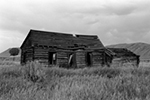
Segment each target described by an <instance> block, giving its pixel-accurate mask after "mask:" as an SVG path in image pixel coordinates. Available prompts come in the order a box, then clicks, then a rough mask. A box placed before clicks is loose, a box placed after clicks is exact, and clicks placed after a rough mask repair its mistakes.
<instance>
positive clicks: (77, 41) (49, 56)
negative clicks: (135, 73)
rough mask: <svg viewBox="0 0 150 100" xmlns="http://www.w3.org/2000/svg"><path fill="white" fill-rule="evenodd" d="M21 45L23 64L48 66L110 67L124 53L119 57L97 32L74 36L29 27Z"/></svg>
mask: <svg viewBox="0 0 150 100" xmlns="http://www.w3.org/2000/svg"><path fill="white" fill-rule="evenodd" d="M20 48H21V64H22V65H23V64H26V63H27V62H30V61H37V62H39V63H42V64H44V65H46V66H49V67H50V66H59V67H65V68H84V67H94V66H105V65H107V66H110V65H111V64H112V62H113V61H114V59H117V58H119V57H120V56H122V55H120V54H118V55H119V56H116V53H118V52H116V51H115V50H112V49H111V48H110V49H108V48H105V47H104V45H103V44H102V42H101V41H100V39H99V38H98V36H97V35H79V34H78V35H73V34H68V33H61V32H48V31H41V30H30V31H29V33H28V35H27V37H26V38H25V40H24V42H23V43H22V45H21V47H20ZM121 52H122V51H121ZM134 56H136V55H134ZM123 57H124V56H123ZM137 58H138V57H137ZM135 60H137V61H138V59H135Z"/></svg>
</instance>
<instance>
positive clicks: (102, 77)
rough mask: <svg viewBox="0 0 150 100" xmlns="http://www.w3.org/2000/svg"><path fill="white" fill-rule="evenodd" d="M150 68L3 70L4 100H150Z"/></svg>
mask: <svg viewBox="0 0 150 100" xmlns="http://www.w3.org/2000/svg"><path fill="white" fill-rule="evenodd" d="M149 83H150V68H146V69H145V68H107V67H104V68H101V67H96V68H84V69H76V70H75V69H69V70H68V69H63V68H58V67H52V68H47V67H44V66H42V65H40V64H38V63H35V62H31V63H29V64H27V65H26V66H11V67H6V68H5V66H4V67H2V68H1V69H0V99H1V100H150V84H149Z"/></svg>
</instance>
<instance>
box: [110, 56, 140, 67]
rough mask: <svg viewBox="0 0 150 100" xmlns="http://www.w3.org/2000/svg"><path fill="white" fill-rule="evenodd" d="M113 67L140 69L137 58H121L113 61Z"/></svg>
mask: <svg viewBox="0 0 150 100" xmlns="http://www.w3.org/2000/svg"><path fill="white" fill-rule="evenodd" d="M111 65H112V66H113V67H138V59H137V57H132V56H131V57H120V58H114V59H113V60H112V64H111Z"/></svg>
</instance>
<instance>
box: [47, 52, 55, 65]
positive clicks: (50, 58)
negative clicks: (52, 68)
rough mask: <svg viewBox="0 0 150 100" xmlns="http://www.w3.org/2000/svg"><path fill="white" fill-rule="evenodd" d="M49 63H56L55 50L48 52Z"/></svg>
mask: <svg viewBox="0 0 150 100" xmlns="http://www.w3.org/2000/svg"><path fill="white" fill-rule="evenodd" d="M49 64H53V65H56V52H49Z"/></svg>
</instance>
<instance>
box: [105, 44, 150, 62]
mask: <svg viewBox="0 0 150 100" xmlns="http://www.w3.org/2000/svg"><path fill="white" fill-rule="evenodd" d="M106 47H108V48H127V49H128V50H130V51H132V52H134V53H135V54H137V55H140V59H141V60H143V59H150V44H147V43H131V44H126V43H124V44H115V45H109V46H106Z"/></svg>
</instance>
